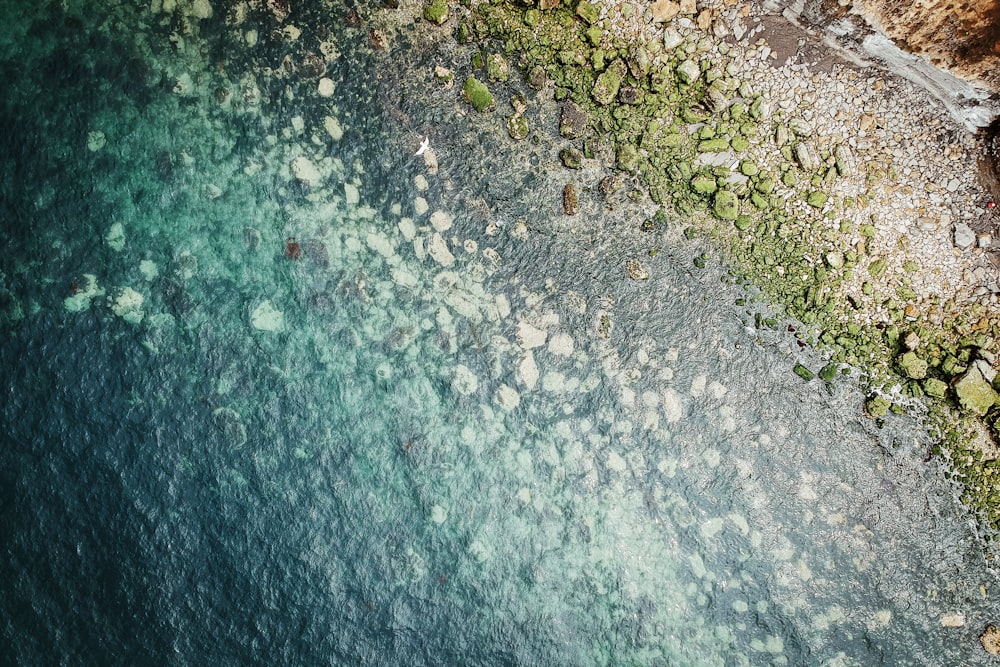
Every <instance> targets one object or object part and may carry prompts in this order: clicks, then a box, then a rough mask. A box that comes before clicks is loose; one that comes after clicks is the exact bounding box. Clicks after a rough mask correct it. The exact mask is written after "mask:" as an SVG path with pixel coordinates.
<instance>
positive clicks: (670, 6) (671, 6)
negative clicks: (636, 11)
mask: <svg viewBox="0 0 1000 667" xmlns="http://www.w3.org/2000/svg"><path fill="white" fill-rule="evenodd" d="M649 10H650V11H651V12H653V22H654V23H663V22H664V21H669V20H670V19H672V18H674V17H675V16H677V14H679V13H680V11H681V6H680V5H679V4H677V3H676V2H673V1H672V0H656V2H654V3H652V4H651V5H650V6H649Z"/></svg>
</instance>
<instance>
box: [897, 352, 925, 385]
mask: <svg viewBox="0 0 1000 667" xmlns="http://www.w3.org/2000/svg"><path fill="white" fill-rule="evenodd" d="M896 361H897V363H899V367H900V368H901V369H902V371H903V372H904V373H905V374H906V377H908V378H911V379H913V380H922V379H924V378H925V377H927V362H926V361H924V360H923V359H921V358H920V357H918V356H917V354H916V353H915V352H907V353H905V354H902V355H900V357H899V359H897V360H896Z"/></svg>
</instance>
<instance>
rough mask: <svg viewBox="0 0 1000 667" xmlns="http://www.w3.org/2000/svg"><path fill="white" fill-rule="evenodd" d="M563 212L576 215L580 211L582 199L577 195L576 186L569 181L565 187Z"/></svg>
mask: <svg viewBox="0 0 1000 667" xmlns="http://www.w3.org/2000/svg"><path fill="white" fill-rule="evenodd" d="M562 201H563V212H564V213H566V215H576V214H577V213H579V212H580V200H579V198H578V197H577V195H576V186H574V185H573V184H572V183H567V184H566V187H564V188H563V197H562Z"/></svg>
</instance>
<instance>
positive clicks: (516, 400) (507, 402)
mask: <svg viewBox="0 0 1000 667" xmlns="http://www.w3.org/2000/svg"><path fill="white" fill-rule="evenodd" d="M493 402H494V403H496V404H497V405H499V406H500V407H501V408H503V409H504V410H506V411H507V412H511V411H513V410H515V409H516V408H517V406H519V405H520V404H521V395H520V394H519V393H517V390H516V389H514V388H513V387H510V386H508V385H505V384H502V385H500V386H499V387H497V390H496V393H495V394H493Z"/></svg>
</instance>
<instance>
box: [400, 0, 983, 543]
mask: <svg viewBox="0 0 1000 667" xmlns="http://www.w3.org/2000/svg"><path fill="white" fill-rule="evenodd" d="M415 9H416V11H417V12H418V13H422V15H423V19H424V21H425V22H426V23H427V24H428V26H427V28H426V30H427V31H429V32H431V33H432V34H433V39H435V40H441V41H445V42H446V41H448V40H450V39H456V40H457V41H458V42H459V43H460V44H464V45H465V46H466V48H469V49H470V52H471V53H472V54H473V55H472V56H471V58H470V63H469V66H468V67H467V68H464V69H463V70H462V71H456V72H451V71H446V70H444V71H439V72H437V75H436V81H437V82H438V84H439V85H441V86H442V87H444V86H450V85H453V84H454V85H456V88H458V89H459V91H461V95H462V96H463V99H465V101H466V102H467V103H468V104H469V108H470V112H479V113H482V114H491V115H493V116H495V118H496V122H497V123H498V124H499V125H500V126H502V127H504V128H506V130H507V132H508V133H509V136H510V140H511V141H513V142H518V141H524V140H526V139H527V138H528V137H529V136H530V135H531V133H532V131H533V128H531V127H530V121H529V118H531V113H530V108H531V106H532V105H533V103H534V102H535V100H533V98H534V97H537V96H544V97H545V99H549V100H551V99H552V98H553V97H554V99H555V101H556V102H558V103H560V104H561V105H562V117H561V121H560V128H559V129H560V133H561V135H562V138H563V139H564V145H563V147H562V149H561V150H560V152H559V159H560V160H561V162H562V165H563V167H564V169H565V174H566V177H565V180H566V187H565V189H564V190H563V206H564V212H565V214H566V215H567V216H573V215H575V214H576V212H577V210H578V200H579V198H580V197H583V196H590V195H591V194H592V195H593V196H595V197H599V198H603V200H604V201H605V202H606V205H608V206H615V205H618V204H624V203H627V204H628V205H635V206H637V207H639V209H641V210H644V211H647V214H648V217H646V218H645V220H644V221H643V222H641V225H642V228H643V229H644V230H647V231H650V232H655V231H658V230H659V231H662V230H664V229H674V230H676V229H680V230H682V231H683V233H684V234H685V235H686V236H689V237H692V236H704V237H708V238H710V239H711V240H712V243H713V244H714V247H716V248H717V252H718V253H719V254H720V256H721V258H722V260H723V261H724V263H725V264H726V265H728V266H730V267H731V275H732V276H733V279H734V280H738V281H740V282H744V283H745V284H746V285H747V286H748V287H750V288H752V289H755V290H759V291H760V292H761V293H762V302H763V303H765V304H767V305H769V306H778V307H781V308H783V310H784V312H783V317H784V318H787V321H784V320H783V319H782V318H778V317H772V316H769V315H768V314H767V313H764V312H763V309H761V310H757V309H756V308H755V305H754V304H753V303H745V304H744V303H741V304H740V305H741V306H745V307H746V308H747V313H748V314H749V315H751V316H754V317H756V320H757V323H758V325H759V326H762V327H772V328H773V327H778V326H792V327H794V328H795V329H796V335H797V336H798V337H799V338H800V340H801V341H802V343H803V344H805V345H810V346H815V347H817V348H819V349H820V350H821V351H822V352H823V353H824V354H825V355H828V358H829V363H828V364H827V365H825V366H823V367H822V368H812V369H810V368H806V367H805V366H796V368H795V369H794V372H796V373H797V374H798V375H800V376H801V377H802V378H803V379H806V380H811V379H812V378H813V377H814V376H816V375H818V376H819V377H820V378H821V379H822V380H826V381H829V380H832V379H833V378H834V377H835V376H836V375H838V374H840V373H851V372H857V371H858V370H860V371H861V372H862V374H863V377H864V381H865V382H866V383H867V384H868V385H869V386H870V387H871V391H872V393H871V397H870V400H869V401H868V402H867V404H866V406H865V409H866V411H867V412H868V413H869V414H870V415H871V416H872V417H873V418H875V419H879V418H881V417H883V416H884V415H885V414H886V413H887V412H888V411H890V410H891V411H894V412H899V413H903V412H907V413H911V414H915V415H919V416H921V417H922V418H924V419H925V420H926V423H927V424H928V426H929V427H930V428H931V429H932V430H933V431H935V432H936V433H937V437H938V438H939V440H940V442H941V445H940V446H939V447H938V448H936V453H937V454H939V455H941V456H942V457H944V458H945V459H946V460H947V461H948V464H949V465H950V467H951V469H952V471H953V474H954V476H955V478H956V479H957V480H958V481H960V482H961V483H962V484H963V485H964V487H965V494H964V498H963V499H964V501H965V502H966V503H967V505H968V506H969V507H970V508H972V510H973V511H974V512H976V513H977V514H978V515H979V516H980V517H981V518H982V519H983V525H984V527H985V528H986V530H987V532H991V531H995V530H996V529H997V528H1000V476H998V475H997V474H996V472H995V471H996V469H997V468H996V464H995V461H996V460H997V457H998V453H1000V450H998V449H997V447H996V445H995V444H994V443H995V439H996V433H997V426H996V421H997V420H996V416H997V415H995V414H994V412H995V411H996V410H997V407H996V404H997V401H998V396H997V393H996V390H995V389H994V386H993V385H992V384H991V383H992V382H994V381H995V380H996V367H997V355H998V353H1000V344H998V340H1000V318H998V317H997V315H996V311H997V306H998V298H1000V297H998V294H1000V281H998V267H1000V239H998V238H997V221H998V218H997V217H996V213H995V211H996V209H991V208H990V207H989V204H990V196H991V195H990V192H989V190H988V188H987V186H985V185H984V183H983V182H982V181H981V178H980V164H979V160H980V158H981V156H982V155H983V154H984V141H985V140H984V138H983V136H982V134H975V133H972V132H970V131H969V130H968V129H967V127H965V126H963V123H962V121H961V119H960V118H956V117H954V116H952V115H950V114H949V112H948V110H947V109H946V108H944V107H943V106H942V104H941V103H940V102H939V101H938V100H936V99H935V98H934V96H933V95H932V94H930V93H929V92H928V91H926V90H924V89H921V88H920V87H918V86H917V85H915V84H913V83H912V82H911V81H909V80H907V79H904V78H902V77H899V76H895V75H893V74H892V73H890V72H888V71H885V70H883V69H881V68H879V67H876V66H874V65H872V64H871V63H870V62H862V61H860V60H859V59H858V58H855V57H852V56H851V54H850V53H848V52H846V51H844V50H843V49H837V48H831V45H830V43H829V40H827V39H824V38H823V37H822V36H821V35H818V34H817V33H816V32H815V31H811V30H808V29H805V28H803V27H800V26H796V25H793V24H792V23H789V22H788V21H787V20H786V19H785V18H783V17H781V16H776V15H774V14H771V13H768V12H767V11H765V9H764V8H763V7H761V6H760V5H757V4H754V3H735V2H695V1H693V0H684V1H683V2H679V3H675V2H672V1H671V0H659V1H658V2H655V3H653V4H647V3H645V2H629V1H625V2H615V3H603V4H602V3H596V2H595V3H590V2H586V1H585V2H580V3H574V4H572V5H570V4H560V3H558V2H545V1H543V2H542V3H541V4H540V5H538V6H525V5H523V4H517V3H475V2H471V3H466V4H464V5H462V6H455V5H448V4H447V3H445V2H443V1H440V0H439V1H438V2H433V3H429V4H425V5H422V6H418V7H415ZM518 70H519V71H520V72H521V74H522V75H523V77H524V78H523V83H524V84H526V86H525V87H527V88H528V89H529V93H528V95H524V94H522V93H520V92H512V91H513V89H514V87H513V86H511V85H510V84H509V83H508V81H509V80H510V78H511V77H517V76H518V74H517V71H518ZM594 165H597V168H596V169H595V168H594ZM581 167H582V168H583V169H582V170H581ZM595 173H601V174H602V176H600V177H598V176H594V174H595ZM656 238H657V237H656V235H655V234H650V242H649V247H648V248H647V252H648V254H649V255H650V256H655V254H656V253H657V252H658V251H659V247H658V246H657V243H658V241H657V240H656ZM699 259H700V260H701V261H700V264H702V265H703V264H704V260H705V258H699ZM647 263H648V262H645V261H644V260H643V258H641V257H637V258H634V259H632V260H630V261H629V262H628V263H627V264H626V266H623V267H622V270H623V271H625V272H626V273H627V275H628V276H629V277H631V278H632V279H634V280H643V279H644V278H645V277H648V275H649V274H648V269H647V267H646V264H647ZM695 264H696V265H699V262H698V261H696V262H695ZM779 320H781V321H779ZM789 323H791V324H789ZM789 371H790V373H791V372H792V371H793V369H789Z"/></svg>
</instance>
